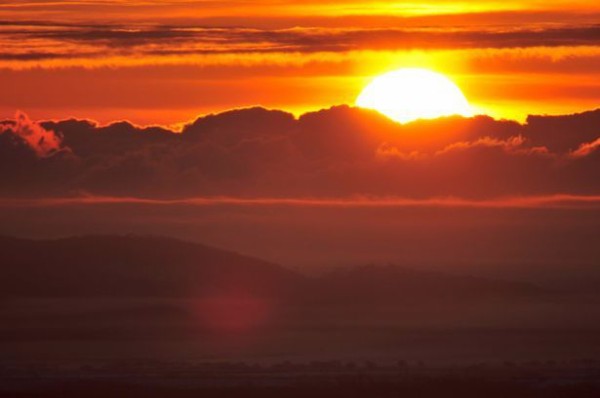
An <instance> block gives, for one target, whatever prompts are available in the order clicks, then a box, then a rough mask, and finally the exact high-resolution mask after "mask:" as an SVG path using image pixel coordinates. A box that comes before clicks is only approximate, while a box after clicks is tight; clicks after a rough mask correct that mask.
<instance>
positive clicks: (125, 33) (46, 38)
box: [0, 21, 600, 61]
mask: <svg viewBox="0 0 600 398" xmlns="http://www.w3.org/2000/svg"><path fill="white" fill-rule="evenodd" d="M0 26H2V27H3V29H2V30H0V42H2V43H4V48H5V49H10V50H5V51H3V52H2V53H0V59H3V60H22V61H27V60H43V59H55V58H56V59H61V58H69V57H73V58H75V57H91V58H94V57H99V56H106V55H107V54H112V55H127V54H136V55H146V56H152V55H163V56H165V55H180V56H181V55H193V54H218V53H239V52H243V53H248V52H249V53H252V52H257V53H268V52H302V53H311V52H343V51H349V50H365V49H372V50H396V49H410V48H427V49H445V48H514V47H535V46H545V47H548V46H578V45H596V44H597V43H598V41H599V40H600V26H598V25H588V26H585V25H584V26H581V25H577V26H559V27H556V26H549V27H548V26H546V27H528V28H516V27H512V28H505V27H504V28H501V29H494V28H486V29H478V28H457V29H450V30H448V29H444V30H440V29H433V28H377V29H366V28H344V29H330V28H292V29H258V28H240V27H223V28H218V27H202V26H188V25H185V26H184V25H182V26H172V25H171V26H168V25H157V26H121V25H112V26H111V25H105V24H99V25H81V24H80V25H65V24H56V25H53V24H51V23H48V22H43V21H42V22H29V25H28V24H24V23H15V24H10V23H9V22H7V21H5V22H4V23H3V24H2V25H0ZM41 41H43V42H44V43H46V47H47V48H42V49H40V48H39V43H40V42H41ZM28 43H30V44H31V45H28ZM65 46H67V47H68V48H69V51H67V52H65V51H64V48H65Z"/></svg>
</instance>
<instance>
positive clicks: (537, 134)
mask: <svg viewBox="0 0 600 398" xmlns="http://www.w3.org/2000/svg"><path fill="white" fill-rule="evenodd" d="M1 126H2V127H0V128H1V129H2V131H4V132H5V133H3V134H0V151H1V152H2V154H3V157H2V161H1V162H0V172H1V173H2V174H3V175H5V176H10V178H8V179H6V183H5V184H4V185H3V195H4V196H5V197H6V196H10V195H12V194H14V193H15V192H18V193H19V194H24V193H28V194H30V195H33V194H35V195H46V196H47V195H57V194H58V195H69V194H74V193H77V194H80V193H82V192H87V193H89V194H93V195H117V196H123V195H126V196H137V197H140V196H141V197H155V198H176V197H177V198H181V197H194V196H202V195H210V196H238V197H239V196H242V197H304V198H307V197H347V196H353V195H354V196H355V195H372V196H395V197H411V198H421V197H442V196H458V197H469V198H494V197H507V196H513V197H514V196H522V195H548V194H573V195H597V194H599V193H600V189H599V188H600V187H599V186H598V181H600V173H599V170H600V168H599V167H598V161H599V160H600V157H599V156H598V151H597V148H598V139H599V133H598V127H599V126H600V110H598V111H592V112H586V113H582V114H576V115H568V116H558V117H557V116H552V117H550V116H535V117H534V116H532V117H530V118H529V119H528V122H527V123H526V124H524V125H521V124H518V123H515V122H511V121H497V120H494V119H492V118H490V117H487V116H478V117H474V118H461V117H450V118H442V119H437V120H424V121H418V122H414V123H410V124H406V125H401V124H397V123H394V122H392V121H390V120H389V119H387V118H385V117H383V116H381V115H379V114H378V113H376V112H373V111H368V110H363V109H357V108H350V107H347V106H339V107H333V108H331V109H327V110H322V111H319V112H313V113H308V114H305V115H303V116H301V117H300V118H298V119H295V118H294V117H293V116H292V115H291V114H288V113H285V112H282V111H274V110H266V109H263V108H251V109H242V110H233V111H229V112H225V113H221V114H217V115H209V116H205V117H201V118H199V119H198V120H196V121H194V122H193V123H190V124H188V125H186V126H185V127H184V128H183V129H182V131H181V132H176V131H170V130H168V129H165V128H161V127H143V128H142V127H138V126H135V125H132V124H130V123H128V122H118V123H113V124H111V125H107V126H99V125H97V124H96V123H94V122H90V121H85V120H64V121H48V122H42V123H39V124H38V123H32V122H30V121H28V119H27V118H26V117H25V116H23V115H19V116H18V118H17V120H16V121H5V122H3V123H2V125H1ZM67 148H68V150H67Z"/></svg>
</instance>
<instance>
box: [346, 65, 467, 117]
mask: <svg viewBox="0 0 600 398" xmlns="http://www.w3.org/2000/svg"><path fill="white" fill-rule="evenodd" d="M356 105H357V106H359V107H361V108H368V109H374V110H376V111H379V112H381V113H383V114H384V115H386V116H387V117H389V118H390V119H393V120H395V121H397V122H401V123H407V122H411V121H413V120H417V119H434V118H437V117H441V116H450V115H461V116H467V117H468V116H472V115H473V110H472V109H471V106H470V105H469V102H468V101H467V99H466V98H465V96H464V95H463V93H462V92H461V91H460V88H458V86H457V85H456V84H454V83H453V82H452V81H451V80H450V79H448V78H447V77H446V76H444V75H442V74H440V73H437V72H433V71H430V70H427V69H420V68H404V69H399V70H396V71H393V72H389V73H386V74H384V75H381V76H378V77H376V78H375V79H374V80H373V81H372V82H371V83H369V85H368V86H367V87H365V89H364V90H363V91H362V93H360V95H359V96H358V98H357V99H356Z"/></svg>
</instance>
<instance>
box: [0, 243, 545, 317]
mask: <svg viewBox="0 0 600 398" xmlns="http://www.w3.org/2000/svg"><path fill="white" fill-rule="evenodd" d="M0 263H2V264H4V268H3V271H4V274H3V278H2V281H1V282H0V284H1V294H2V296H3V297H4V298H24V297H29V298H67V297H97V298H120V297H130V298H135V297H142V298H144V297H159V298H188V299H189V298H202V297H210V296H213V295H215V294H219V293H220V292H223V291H235V292H238V293H239V294H247V295H251V296H253V297H260V298H277V299H279V300H284V299H295V300H299V299H301V298H302V297H303V296H304V297H306V300H316V299H319V300H322V301H323V302H327V301H329V300H337V301H341V302H352V303H353V304H355V305H360V304H365V303H378V304H386V303H396V304H400V303H401V301H402V300H406V299H410V300H426V301H429V299H434V300H442V301H445V300H447V299H473V298H476V299H483V298H496V299H498V298H510V299H513V298H514V299H519V298H523V297H538V298H539V297H544V295H547V294H549V292H546V291H544V290H543V289H542V288H540V287H536V286H534V285H531V284H526V283H518V282H502V281H497V280H486V279H483V278H475V277H468V276H466V277H465V276H452V275H445V274H442V273H435V272H426V271H417V270H415V269H410V268H403V267H399V266H393V265H387V266H377V265H371V266H364V267H351V268H349V269H342V270H338V271H335V272H332V273H328V274H326V275H324V276H322V277H319V278H310V277H307V276H304V275H302V274H299V273H297V272H293V271H291V270H288V269H286V268H285V267H282V266H280V265H276V264H271V263H268V262H266V261H263V260H260V259H256V258H252V257H247V256H243V255H239V254H236V253H232V252H228V251H226V250H221V249H217V248H214V247H209V246H206V245H202V244H198V243H190V242H184V241H180V240H176V239H170V238H163V237H152V236H146V237H143V236H132V235H129V236H118V235H114V236H108V235H107V236H85V237H74V238H64V239H50V240H31V239H17V238H10V237H0Z"/></svg>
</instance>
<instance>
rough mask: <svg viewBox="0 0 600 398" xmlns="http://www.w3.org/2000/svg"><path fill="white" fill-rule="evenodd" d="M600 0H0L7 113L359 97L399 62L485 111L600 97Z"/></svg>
mask: <svg viewBox="0 0 600 398" xmlns="http://www.w3.org/2000/svg"><path fill="white" fill-rule="evenodd" d="M599 21H600V4H598V3H597V2H595V1H569V2H567V1H544V2H542V1H512V0H510V1H502V2H499V1H480V2H476V3H474V2H455V1H430V2H426V3H423V2H377V1H375V2H367V1H359V0H355V1H341V2H340V1H335V2H334V1H327V0H326V1H302V2H300V1H282V0H270V1H261V2H257V1H210V0H208V1H194V2H192V1H185V0H177V1H152V2H149V1H120V0H105V1H101V0H97V1H61V0H58V1H41V0H38V1H34V0H29V1H25V0H22V1H20V0H8V1H4V2H2V4H0V45H1V47H0V48H2V50H1V51H0V84H1V86H2V88H3V94H4V95H2V96H1V99H0V115H2V117H12V116H13V115H14V112H15V111H16V110H17V109H20V110H23V111H25V112H27V113H29V114H30V115H31V117H33V118H35V119H39V118H54V119H56V118H65V117H69V116H76V117H81V118H92V119H96V120H99V121H100V122H108V121H111V120H115V119H123V118H125V119H129V120H132V121H134V122H136V123H141V124H152V123H158V124H176V123H180V122H184V121H187V120H190V119H193V118H195V117H196V116H197V115H199V114H204V113H207V112H218V111H222V110H226V109H230V108H235V107H244V106H251V105H263V106H267V107H271V108H281V109H285V110H289V111H292V112H295V113H301V112H303V111H306V110H312V109H318V108H323V107H329V106H331V105H334V104H342V103H348V104H352V103H353V102H354V100H355V98H356V97H357V95H358V94H359V92H360V90H361V89H362V88H363V87H364V86H365V85H366V84H367V83H368V82H369V81H370V79H372V77H374V76H376V75H378V74H381V73H384V72H387V71H390V70H393V69H395V68H399V67H404V66H406V67H426V68H431V69H434V70H437V71H439V72H442V73H445V74H447V75H448V76H450V77H451V78H452V79H453V80H454V81H455V82H456V83H458V84H459V86H460V87H461V88H462V90H463V91H464V93H465V95H466V96H467V98H468V99H469V100H470V102H471V103H472V105H473V106H474V107H475V108H476V109H477V110H478V111H479V112H481V113H488V114H491V115H493V116H495V117H502V118H513V119H518V120H523V119H524V117H525V116H526V115H527V114H531V113H534V114H547V113H548V114H558V113H570V112H576V111H582V110H587V109H594V108H597V107H598V105H599V103H600V25H598V22H599Z"/></svg>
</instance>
